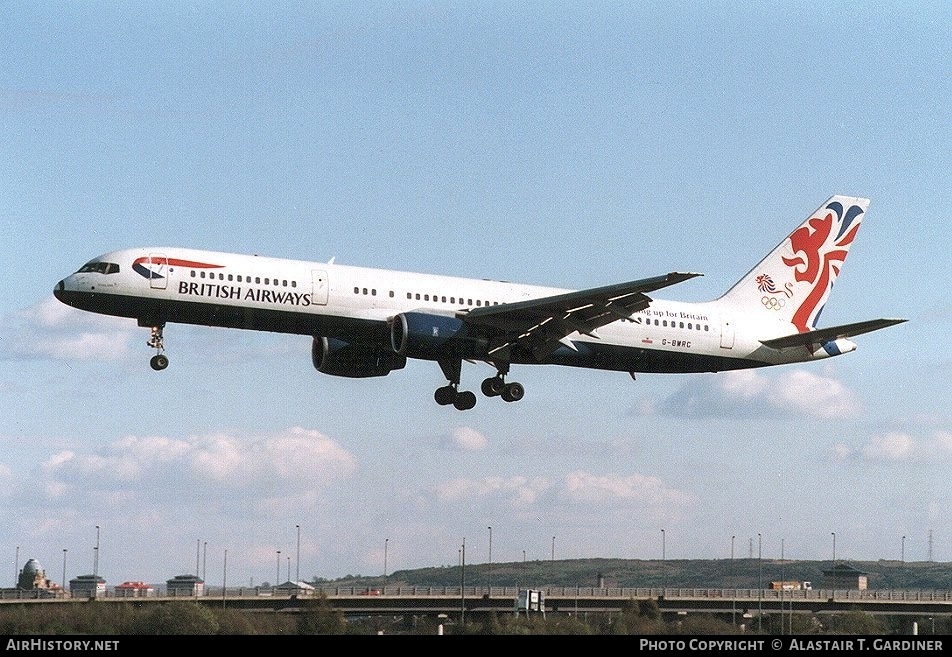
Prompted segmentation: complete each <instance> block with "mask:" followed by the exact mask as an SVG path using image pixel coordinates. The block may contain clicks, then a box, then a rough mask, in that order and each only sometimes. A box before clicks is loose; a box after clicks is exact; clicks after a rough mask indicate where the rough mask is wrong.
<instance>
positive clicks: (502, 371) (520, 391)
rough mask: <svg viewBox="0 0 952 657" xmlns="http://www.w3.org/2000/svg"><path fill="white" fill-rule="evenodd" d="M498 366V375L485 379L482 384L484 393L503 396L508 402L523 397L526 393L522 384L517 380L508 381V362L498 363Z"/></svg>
mask: <svg viewBox="0 0 952 657" xmlns="http://www.w3.org/2000/svg"><path fill="white" fill-rule="evenodd" d="M496 367H497V369H498V372H497V373H496V376H491V377H489V378H488V379H484V380H483V383H482V385H481V386H480V390H482V391H483V394H484V395H486V396H487V397H502V399H503V401H507V402H516V401H519V400H520V399H522V398H523V397H524V396H525V394H526V390H525V388H523V387H522V384H521V383H516V382H515V381H513V382H511V383H506V374H508V373H509V365H508V363H504V364H501V365H500V364H497V365H496Z"/></svg>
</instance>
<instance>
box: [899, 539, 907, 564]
mask: <svg viewBox="0 0 952 657" xmlns="http://www.w3.org/2000/svg"><path fill="white" fill-rule="evenodd" d="M899 563H902V564H905V563H906V537H905V536H903V537H902V551H901V552H900V553H899Z"/></svg>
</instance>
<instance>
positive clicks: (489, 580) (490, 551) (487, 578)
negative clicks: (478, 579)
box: [486, 525, 493, 593]
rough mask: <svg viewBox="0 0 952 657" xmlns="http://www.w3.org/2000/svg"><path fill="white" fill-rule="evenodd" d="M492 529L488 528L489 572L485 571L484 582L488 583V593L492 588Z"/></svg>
mask: <svg viewBox="0 0 952 657" xmlns="http://www.w3.org/2000/svg"><path fill="white" fill-rule="evenodd" d="M492 573H493V528H492V525H490V526H489V570H487V571H486V580H487V581H488V582H489V592H490V593H492V588H493V575H492Z"/></svg>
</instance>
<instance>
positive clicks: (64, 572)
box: [63, 548, 66, 592]
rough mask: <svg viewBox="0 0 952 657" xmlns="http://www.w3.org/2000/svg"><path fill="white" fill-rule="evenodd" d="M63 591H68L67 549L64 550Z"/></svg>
mask: <svg viewBox="0 0 952 657" xmlns="http://www.w3.org/2000/svg"><path fill="white" fill-rule="evenodd" d="M63 591H64V592H65V591H66V548H63Z"/></svg>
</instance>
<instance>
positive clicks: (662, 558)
mask: <svg viewBox="0 0 952 657" xmlns="http://www.w3.org/2000/svg"><path fill="white" fill-rule="evenodd" d="M664 543H665V541H664V530H663V529H662V530H661V560H662V561H664V557H665V545H664Z"/></svg>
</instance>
